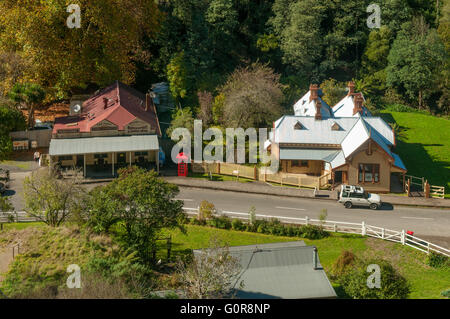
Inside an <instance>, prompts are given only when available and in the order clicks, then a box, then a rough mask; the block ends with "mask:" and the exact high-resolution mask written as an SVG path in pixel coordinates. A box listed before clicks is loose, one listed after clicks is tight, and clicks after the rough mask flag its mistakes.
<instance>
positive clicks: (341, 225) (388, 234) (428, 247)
mask: <svg viewBox="0 0 450 319" xmlns="http://www.w3.org/2000/svg"><path fill="white" fill-rule="evenodd" d="M184 210H185V212H186V213H187V214H188V215H197V214H198V208H184ZM215 215H216V216H227V217H231V218H235V219H243V220H249V219H250V216H249V214H248V213H238V212H229V211H221V212H217V213H216V214H215ZM255 217H256V218H257V219H277V220H279V221H280V222H282V223H285V224H298V225H316V226H322V227H323V228H324V229H326V230H328V231H332V232H338V233H349V234H358V235H362V236H370V237H374V238H379V239H382V240H389V241H393V242H396V243H400V244H402V245H406V246H409V247H412V248H414V249H417V250H420V251H422V252H424V253H426V254H429V253H430V252H435V253H438V254H442V255H445V256H447V257H450V250H449V249H447V248H444V247H441V246H438V245H436V244H433V243H430V242H428V241H426V240H424V239H421V238H418V237H416V236H413V235H409V234H407V233H406V232H405V230H402V231H398V230H391V229H387V228H382V227H378V226H372V225H368V224H366V223H365V222H361V223H349V222H339V221H332V220H325V221H322V220H319V219H310V218H309V217H308V216H306V217H305V218H297V217H283V216H268V215H259V214H256V215H255Z"/></svg>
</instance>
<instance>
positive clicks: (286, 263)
mask: <svg viewBox="0 0 450 319" xmlns="http://www.w3.org/2000/svg"><path fill="white" fill-rule="evenodd" d="M313 249H314V246H305V244H304V242H302V241H297V242H289V243H278V244H261V245H254V246H237V247H230V254H231V255H232V256H234V257H235V258H238V259H239V262H240V264H241V267H242V272H241V275H240V278H239V279H238V281H237V285H236V290H235V293H236V297H237V298H242V299H248V298H250V299H259V298H264V299H265V298H285V299H303V298H335V297H336V292H335V291H334V289H333V287H332V286H331V284H330V282H329V280H328V278H327V275H326V273H325V271H324V270H323V268H322V266H321V265H320V262H318V269H314V268H313ZM194 253H195V254H196V255H197V254H200V253H201V251H200V250H196V251H194ZM241 281H243V284H244V287H243V288H237V287H238V286H239V283H240V282H241Z"/></svg>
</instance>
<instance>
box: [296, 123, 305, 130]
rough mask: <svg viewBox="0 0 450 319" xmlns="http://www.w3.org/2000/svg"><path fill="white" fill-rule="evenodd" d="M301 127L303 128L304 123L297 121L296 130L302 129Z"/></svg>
mask: <svg viewBox="0 0 450 319" xmlns="http://www.w3.org/2000/svg"><path fill="white" fill-rule="evenodd" d="M301 129H303V125H302V123H300V122H297V123H296V124H295V125H294V130H301Z"/></svg>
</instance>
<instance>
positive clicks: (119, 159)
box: [117, 153, 127, 164]
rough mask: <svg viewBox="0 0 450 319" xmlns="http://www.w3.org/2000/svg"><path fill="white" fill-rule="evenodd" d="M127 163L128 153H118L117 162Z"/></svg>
mask: <svg viewBox="0 0 450 319" xmlns="http://www.w3.org/2000/svg"><path fill="white" fill-rule="evenodd" d="M126 163H127V153H117V164H126Z"/></svg>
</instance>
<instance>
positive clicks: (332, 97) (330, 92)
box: [320, 78, 347, 107]
mask: <svg viewBox="0 0 450 319" xmlns="http://www.w3.org/2000/svg"><path fill="white" fill-rule="evenodd" d="M346 87H347V86H346V84H345V82H338V81H336V80H335V79H332V78H330V79H328V80H325V81H323V82H322V84H320V88H321V89H322V92H323V96H322V99H323V100H324V101H325V102H327V104H328V105H329V106H331V107H333V106H334V105H336V103H338V102H339V101H340V100H341V99H342V98H343V97H344V96H345V95H346V94H347V89H346Z"/></svg>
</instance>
